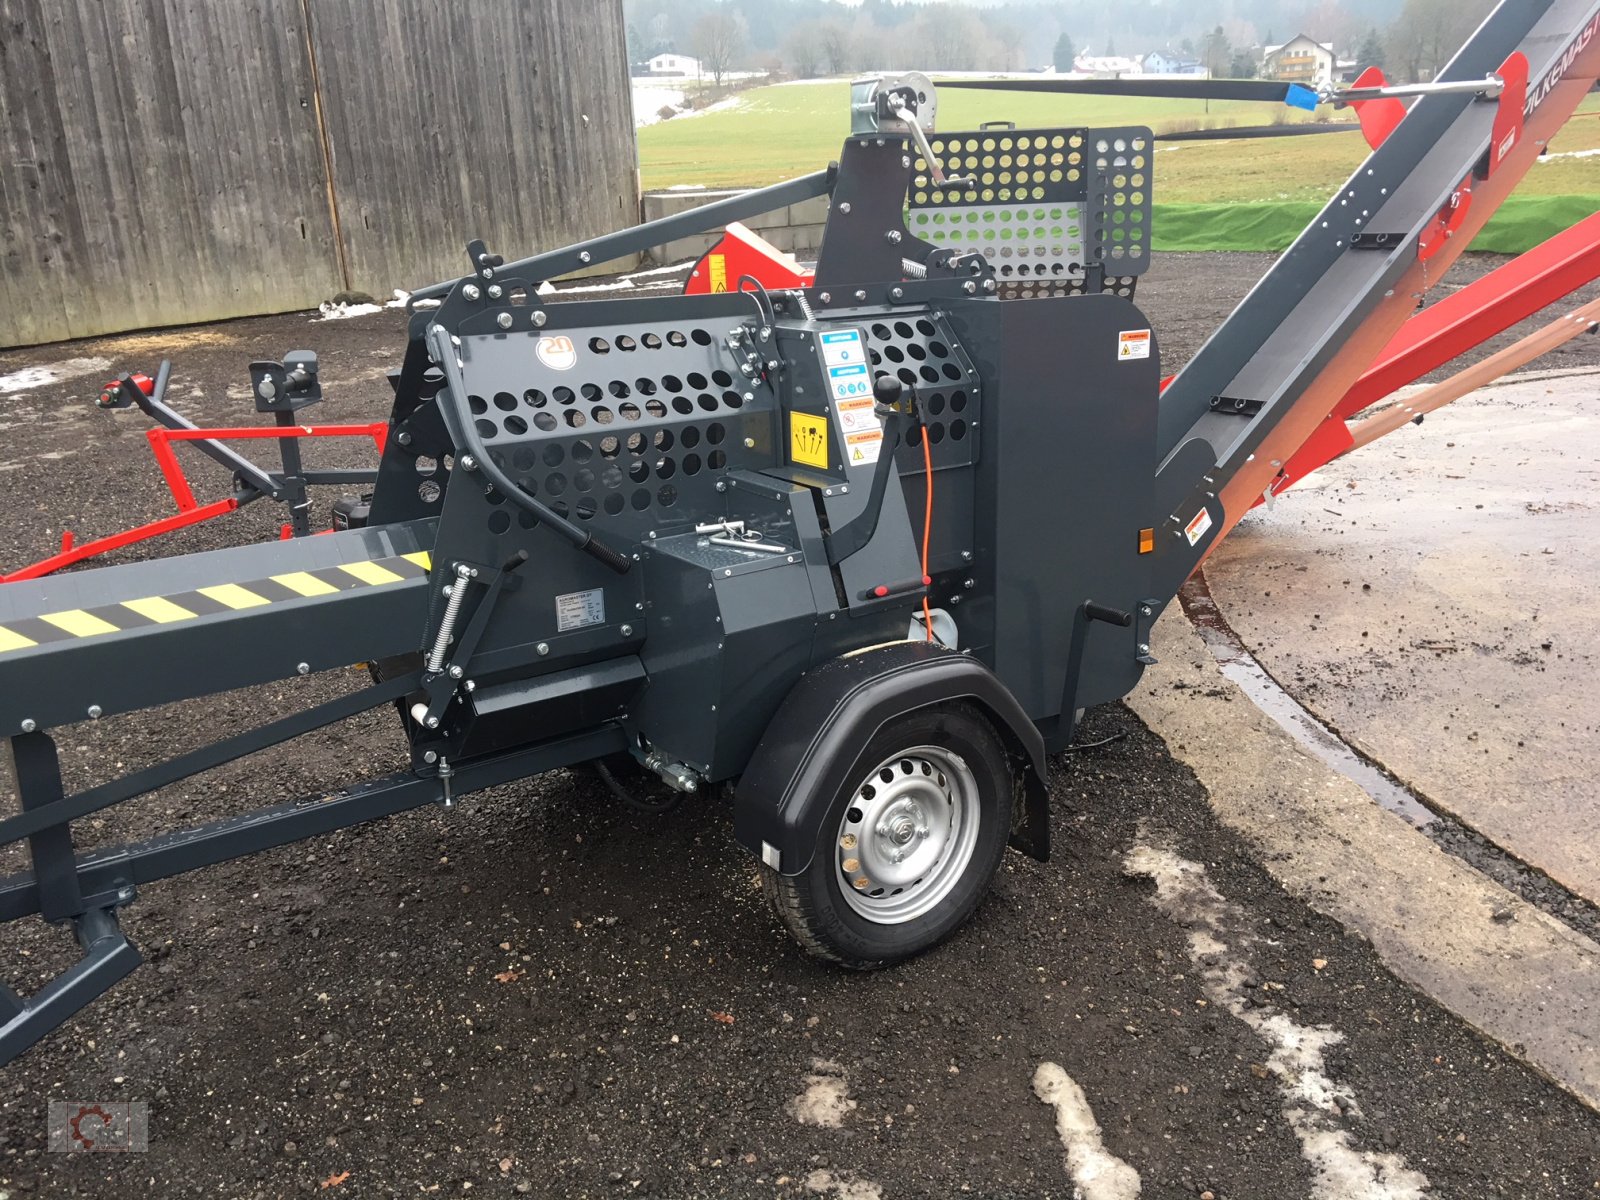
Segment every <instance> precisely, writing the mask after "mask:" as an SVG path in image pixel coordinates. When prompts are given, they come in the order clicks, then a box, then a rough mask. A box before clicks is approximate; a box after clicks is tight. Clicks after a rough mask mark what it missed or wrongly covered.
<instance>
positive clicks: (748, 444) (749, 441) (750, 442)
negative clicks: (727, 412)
mask: <svg viewBox="0 0 1600 1200" xmlns="http://www.w3.org/2000/svg"><path fill="white" fill-rule="evenodd" d="M744 448H745V449H746V450H754V449H755V448H756V440H755V438H745V440H744Z"/></svg>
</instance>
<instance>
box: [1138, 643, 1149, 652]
mask: <svg viewBox="0 0 1600 1200" xmlns="http://www.w3.org/2000/svg"><path fill="white" fill-rule="evenodd" d="M1139 653H1140V654H1149V653H1150V643H1149V642H1140V643H1139Z"/></svg>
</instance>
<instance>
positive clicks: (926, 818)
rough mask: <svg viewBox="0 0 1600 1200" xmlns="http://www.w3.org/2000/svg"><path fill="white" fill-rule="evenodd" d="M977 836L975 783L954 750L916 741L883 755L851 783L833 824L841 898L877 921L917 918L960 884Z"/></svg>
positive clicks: (888, 922)
mask: <svg viewBox="0 0 1600 1200" xmlns="http://www.w3.org/2000/svg"><path fill="white" fill-rule="evenodd" d="M977 833H978V792H977V784H976V781H975V779H974V777H973V775H972V772H971V770H970V769H969V768H968V766H967V764H966V763H965V761H963V760H962V758H961V757H960V756H959V755H957V754H954V753H953V752H951V751H949V750H946V749H943V748H942V747H938V746H917V747H914V748H912V749H909V750H906V751H905V752H903V753H901V754H898V755H896V756H895V757H893V758H890V759H886V760H885V761H884V762H882V763H880V764H879V765H878V766H877V767H876V768H875V769H874V770H873V771H872V772H871V773H870V774H869V775H867V776H866V777H865V778H864V779H863V780H862V781H861V782H860V783H859V784H858V786H857V788H856V790H855V792H854V793H853V795H852V797H851V802H850V805H849V807H848V808H847V809H846V811H845V815H844V818H843V820H842V821H841V823H840V827H839V831H838V837H837V843H836V844H837V847H838V858H837V862H838V872H839V879H840V883H841V890H842V891H843V893H844V897H845V900H846V902H847V903H848V904H849V905H850V907H851V908H852V909H854V910H855V911H856V912H857V913H859V914H860V915H861V916H863V917H866V918H867V919H868V920H872V921H877V922H880V923H883V924H899V923H901V922H905V921H910V920H914V919H915V918H917V917H919V916H922V915H923V914H924V913H926V912H928V911H929V910H931V909H932V908H934V907H935V906H936V905H937V904H938V903H939V902H940V901H941V900H943V899H944V898H945V897H946V896H947V895H949V893H950V891H951V890H952V889H953V888H954V887H955V885H956V884H957V882H959V880H960V878H961V876H962V874H963V873H964V872H965V870H966V867H967V863H968V862H969V861H970V860H971V858H972V851H973V847H974V846H975V845H976V842H977Z"/></svg>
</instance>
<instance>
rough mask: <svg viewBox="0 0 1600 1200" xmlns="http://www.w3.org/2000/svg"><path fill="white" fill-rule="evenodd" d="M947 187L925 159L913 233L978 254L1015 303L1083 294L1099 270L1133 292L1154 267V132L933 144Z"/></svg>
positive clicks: (990, 137)
mask: <svg viewBox="0 0 1600 1200" xmlns="http://www.w3.org/2000/svg"><path fill="white" fill-rule="evenodd" d="M929 143H930V145H931V146H932V148H933V152H934V157H935V158H937V159H938V160H939V163H940V165H941V167H942V168H943V170H944V172H945V174H946V175H947V176H960V177H969V178H973V179H976V180H977V184H978V186H977V187H976V188H973V189H966V188H941V187H939V186H938V185H937V184H935V183H934V182H933V177H932V175H931V173H930V172H929V170H928V164H927V162H926V161H925V160H923V159H922V158H920V157H919V158H917V159H916V161H915V164H914V168H915V174H914V176H913V178H912V183H911V202H910V210H909V225H910V228H911V231H912V232H913V233H914V234H916V235H917V236H918V237H921V238H923V239H925V240H927V241H929V242H932V243H933V244H935V245H937V246H940V247H943V248H946V249H950V250H955V251H978V252H979V253H981V254H982V255H983V256H984V257H985V258H986V259H988V261H989V264H990V266H991V267H993V268H994V272H995V278H996V281H997V282H998V283H999V285H1000V289H1001V294H1002V295H1005V296H1007V297H1027V296H1046V295H1070V294H1079V293H1082V292H1083V291H1085V290H1086V288H1087V287H1089V286H1090V284H1089V281H1088V272H1087V270H1086V268H1087V267H1088V266H1089V265H1090V264H1099V265H1102V266H1103V267H1104V268H1105V275H1106V279H1105V281H1104V283H1103V285H1100V286H1101V287H1102V288H1103V290H1105V291H1114V292H1117V293H1118V294H1120V295H1126V296H1131V295H1132V294H1133V288H1134V284H1135V281H1136V277H1137V276H1138V275H1139V274H1140V273H1141V272H1142V271H1144V270H1145V268H1146V267H1148V266H1149V262H1150V154H1151V140H1150V131H1149V130H1148V129H1143V128H1124V129H1101V130H1091V129H1026V130H1016V129H1006V130H984V131H982V132H978V133H946V134H939V135H936V136H934V137H932V138H930V139H929Z"/></svg>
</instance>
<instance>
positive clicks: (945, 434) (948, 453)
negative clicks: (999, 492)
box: [867, 312, 982, 474]
mask: <svg viewBox="0 0 1600 1200" xmlns="http://www.w3.org/2000/svg"><path fill="white" fill-rule="evenodd" d="M867 355H868V357H869V358H870V359H871V361H872V373H873V375H874V377H876V376H880V375H893V376H895V377H896V378H897V379H899V380H900V382H901V383H903V384H905V385H906V386H907V387H915V388H916V389H917V400H918V402H919V404H920V406H921V409H922V420H923V425H924V427H925V428H926V430H927V438H928V445H929V447H930V448H931V449H932V452H933V467H934V470H936V471H937V470H941V469H943V468H945V467H964V466H969V465H970V464H972V463H974V462H976V461H977V458H978V413H979V410H980V408H981V405H980V404H979V400H980V398H981V395H982V388H981V387H980V386H979V383H978V374H977V372H976V371H975V370H974V369H973V366H972V362H971V360H970V359H968V358H967V355H966V351H964V350H963V349H962V348H961V346H960V344H959V343H957V341H956V339H955V336H954V334H953V333H952V332H951V330H950V326H949V323H948V322H947V321H946V320H945V318H944V316H943V315H942V314H940V313H935V312H906V313H897V314H895V315H894V316H892V317H885V318H884V319H882V320H879V321H872V322H870V323H869V324H868V325H867ZM922 437H923V434H922V432H921V430H918V429H912V430H910V432H909V433H908V434H907V435H906V440H905V442H904V443H903V444H902V445H901V447H900V451H899V453H898V454H896V456H895V466H896V467H898V468H899V470H900V471H901V472H903V473H911V474H916V473H919V472H921V471H922V470H923V469H924V464H923V460H922Z"/></svg>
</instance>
